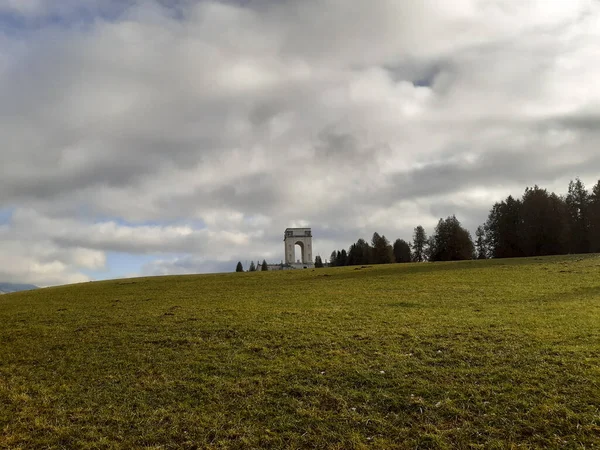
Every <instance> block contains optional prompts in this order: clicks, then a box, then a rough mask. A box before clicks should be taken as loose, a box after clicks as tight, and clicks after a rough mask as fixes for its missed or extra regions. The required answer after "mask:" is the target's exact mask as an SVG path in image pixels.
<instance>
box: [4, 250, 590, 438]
mask: <svg viewBox="0 0 600 450" xmlns="http://www.w3.org/2000/svg"><path fill="white" fill-rule="evenodd" d="M61 447H63V448H259V447H260V448H339V449H350V448H407V449H408V448H420V449H421V448H423V449H425V448H465V449H467V448H573V449H576V448H598V447H600V257H598V256H597V255H590V256H569V257H550V258H534V259H521V260H494V261H469V262H461V263H437V264H406V265H386V266H373V267H366V268H355V267H350V268H333V269H317V270H304V271H288V272H269V273H261V272H255V273H241V274H236V273H232V274H220V275H203V276H200V275H199V276H180V277H158V278H140V279H130V280H116V281H106V282H97V283H87V284H81V285H74V286H66V287H58V288H48V289H42V290H38V291H33V292H23V293H16V294H9V295H4V296H0V448H24V449H25V448H27V449H28V448H61Z"/></svg>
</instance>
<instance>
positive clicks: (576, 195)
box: [565, 178, 590, 253]
mask: <svg viewBox="0 0 600 450" xmlns="http://www.w3.org/2000/svg"><path fill="white" fill-rule="evenodd" d="M565 202H566V204H567V211H568V214H569V225H570V230H571V249H570V250H571V253H587V252H589V250H590V243H589V229H590V219H589V203H590V199H589V196H588V193H587V191H586V190H585V186H584V184H583V182H582V181H581V180H580V179H579V178H576V179H575V181H571V182H570V183H569V192H568V194H567V196H566V198H565Z"/></svg>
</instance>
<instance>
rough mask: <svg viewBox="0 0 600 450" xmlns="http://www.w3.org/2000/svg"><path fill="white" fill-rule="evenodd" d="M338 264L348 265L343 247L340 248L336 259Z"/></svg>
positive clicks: (346, 254)
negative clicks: (338, 256)
mask: <svg viewBox="0 0 600 450" xmlns="http://www.w3.org/2000/svg"><path fill="white" fill-rule="evenodd" d="M338 265H340V266H346V265H348V253H346V250H345V249H342V251H341V252H340V259H339V260H338Z"/></svg>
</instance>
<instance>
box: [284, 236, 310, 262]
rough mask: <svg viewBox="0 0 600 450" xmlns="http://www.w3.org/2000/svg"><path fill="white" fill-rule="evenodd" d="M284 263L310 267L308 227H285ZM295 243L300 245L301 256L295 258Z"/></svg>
mask: <svg viewBox="0 0 600 450" xmlns="http://www.w3.org/2000/svg"><path fill="white" fill-rule="evenodd" d="M283 242H284V245H285V263H286V264H289V265H290V266H292V267H295V268H299V269H302V268H305V269H308V268H312V267H314V261H313V256H312V231H311V229H310V228H287V229H286V230H285V233H284V235H283ZM296 245H299V246H300V249H301V252H302V254H301V257H300V258H299V259H296Z"/></svg>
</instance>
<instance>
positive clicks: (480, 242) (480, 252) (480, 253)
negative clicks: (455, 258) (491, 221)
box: [475, 225, 487, 259]
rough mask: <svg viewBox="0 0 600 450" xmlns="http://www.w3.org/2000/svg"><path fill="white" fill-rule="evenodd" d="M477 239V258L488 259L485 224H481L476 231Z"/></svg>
mask: <svg viewBox="0 0 600 450" xmlns="http://www.w3.org/2000/svg"><path fill="white" fill-rule="evenodd" d="M475 236H476V238H477V239H476V241H475V247H476V249H477V259H486V258H487V246H486V241H485V230H484V228H483V225H479V226H478V227H477V231H476V232H475Z"/></svg>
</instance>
